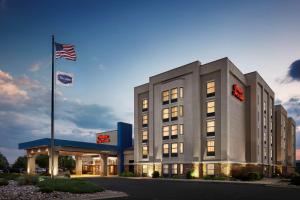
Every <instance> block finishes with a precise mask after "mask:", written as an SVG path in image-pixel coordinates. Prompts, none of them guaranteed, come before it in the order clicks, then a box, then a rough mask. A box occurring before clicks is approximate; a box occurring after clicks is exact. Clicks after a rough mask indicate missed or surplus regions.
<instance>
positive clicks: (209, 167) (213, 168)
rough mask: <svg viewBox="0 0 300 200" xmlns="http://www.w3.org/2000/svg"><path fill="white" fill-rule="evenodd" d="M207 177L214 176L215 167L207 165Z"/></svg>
mask: <svg viewBox="0 0 300 200" xmlns="http://www.w3.org/2000/svg"><path fill="white" fill-rule="evenodd" d="M206 168H207V175H214V174H215V165H214V164H207V165H206Z"/></svg>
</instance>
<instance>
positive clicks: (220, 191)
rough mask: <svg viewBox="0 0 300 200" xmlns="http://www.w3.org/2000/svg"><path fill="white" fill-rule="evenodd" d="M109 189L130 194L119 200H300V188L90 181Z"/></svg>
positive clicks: (143, 180)
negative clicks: (299, 199)
mask: <svg viewBox="0 0 300 200" xmlns="http://www.w3.org/2000/svg"><path fill="white" fill-rule="evenodd" d="M87 180H89V181H92V182H94V183H96V184H98V185H100V186H102V187H104V188H105V189H110V190H117V191H123V192H126V193H127V194H128V195H129V197H126V198H119V199H122V200H123V199H146V200H150V199H151V200H160V199H172V200H175V199H198V200H206V199H220V200H221V199H222V200H228V199H242V200H247V199H249V200H250V199H251V200H253V199H255V200H258V199H264V200H265V199H270V200H276V199H280V200H287V199H289V200H290V199H298V198H299V197H300V188H281V187H271V186H265V185H254V184H230V183H207V182H205V183H203V182H182V181H168V180H155V179H125V178H107V177H105V178H104V177H103V178H102V177H101V178H88V179H87Z"/></svg>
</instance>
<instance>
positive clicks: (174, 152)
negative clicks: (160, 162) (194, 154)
mask: <svg viewBox="0 0 300 200" xmlns="http://www.w3.org/2000/svg"><path fill="white" fill-rule="evenodd" d="M177 155H178V144H177V143H172V144H171V156H172V157H177Z"/></svg>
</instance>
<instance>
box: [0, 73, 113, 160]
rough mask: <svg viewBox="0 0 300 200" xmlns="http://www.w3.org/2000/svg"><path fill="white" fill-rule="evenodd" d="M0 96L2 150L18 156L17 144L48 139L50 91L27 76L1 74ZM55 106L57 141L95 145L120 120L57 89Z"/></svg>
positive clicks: (9, 155)
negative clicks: (101, 135)
mask: <svg viewBox="0 0 300 200" xmlns="http://www.w3.org/2000/svg"><path fill="white" fill-rule="evenodd" d="M0 97H1V98H0V134H1V137H2V138H3V139H2V140H0V147H1V148H6V149H13V150H14V151H12V152H16V154H17V153H18V152H20V151H17V144H18V143H20V142H25V141H30V140H34V139H39V138H45V137H50V97H51V91H50V90H49V89H48V88H47V87H46V86H44V85H42V84H41V83H40V82H39V81H36V80H33V79H31V78H30V77H28V76H26V75H23V76H20V77H13V76H12V75H11V74H9V73H7V72H3V71H0ZM55 103H56V107H55V134H56V138H61V139H69V140H70V139H71V140H78V141H89V142H94V141H95V133H97V132H100V131H103V130H110V129H114V128H116V127H115V126H116V122H117V121H119V120H118V117H116V116H115V115H114V113H113V110H112V109H111V108H109V107H106V106H102V105H97V104H85V103H83V102H81V101H79V100H78V99H76V100H74V101H72V100H69V99H67V98H66V97H65V96H64V95H63V93H61V92H60V91H58V90H56V102H55ZM6 152H7V151H6ZM21 152H22V151H21ZM4 154H5V155H6V153H5V152H4ZM19 155H21V154H19ZM6 156H7V157H8V159H9V160H14V159H15V158H16V157H14V156H15V154H9V153H7V155H6Z"/></svg>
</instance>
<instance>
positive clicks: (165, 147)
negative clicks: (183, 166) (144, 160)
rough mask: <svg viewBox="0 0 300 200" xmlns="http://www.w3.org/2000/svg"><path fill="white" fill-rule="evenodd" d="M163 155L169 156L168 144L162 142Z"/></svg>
mask: <svg viewBox="0 0 300 200" xmlns="http://www.w3.org/2000/svg"><path fill="white" fill-rule="evenodd" d="M163 157H169V144H163Z"/></svg>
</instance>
